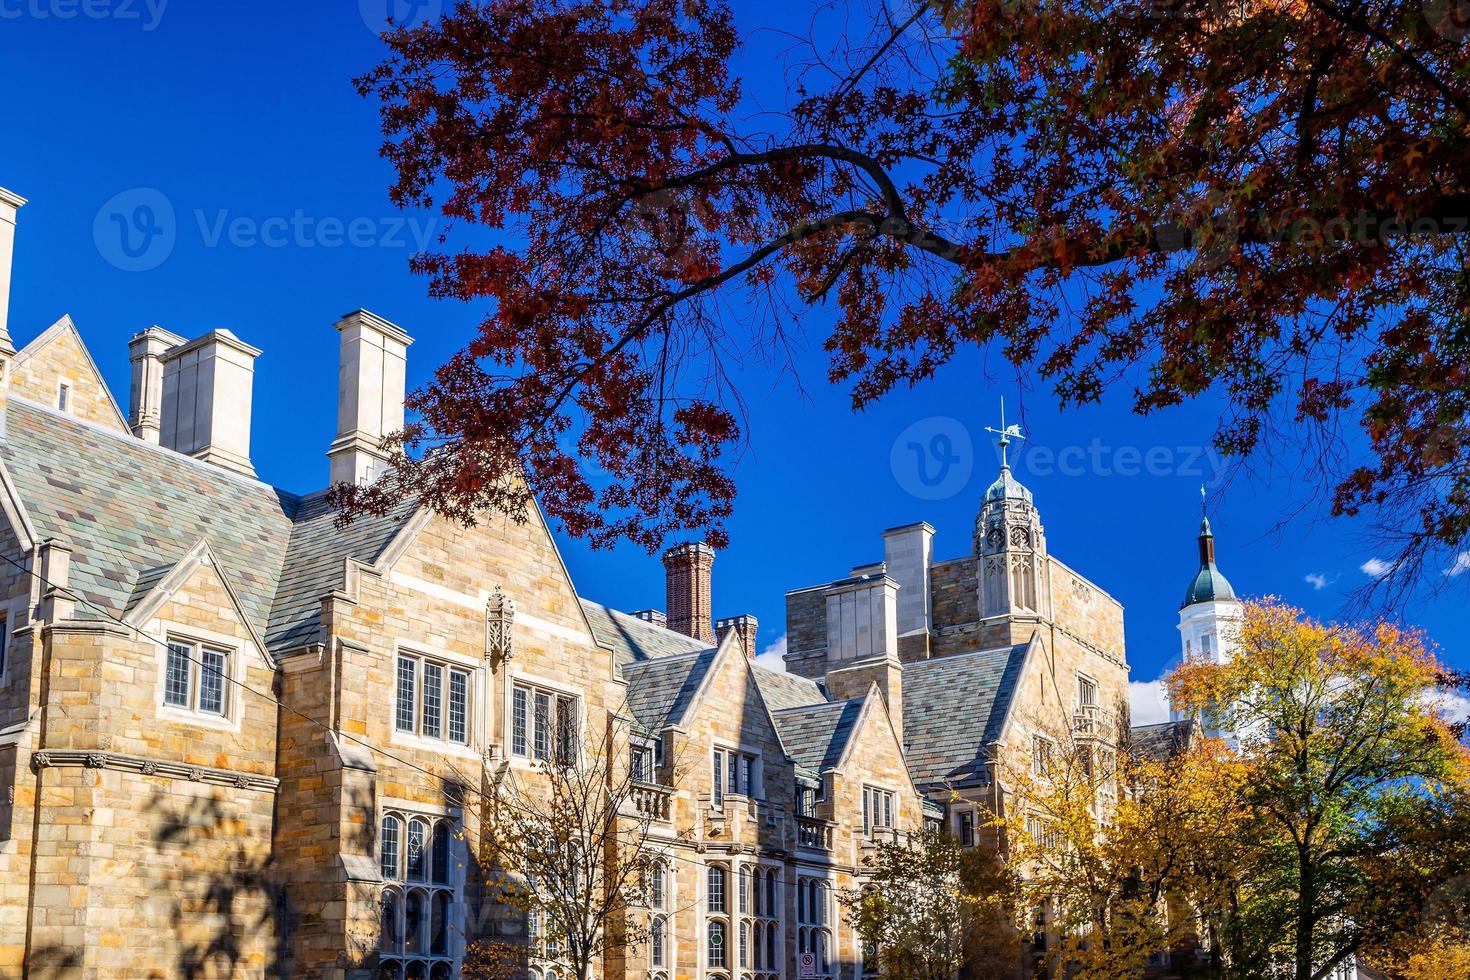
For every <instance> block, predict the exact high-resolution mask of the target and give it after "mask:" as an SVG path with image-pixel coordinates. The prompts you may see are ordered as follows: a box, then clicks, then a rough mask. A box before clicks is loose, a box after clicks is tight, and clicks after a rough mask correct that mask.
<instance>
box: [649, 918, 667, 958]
mask: <svg viewBox="0 0 1470 980" xmlns="http://www.w3.org/2000/svg"><path fill="white" fill-rule="evenodd" d="M667 928H668V927H667V926H666V925H665V922H664V917H663V916H661V915H655V916H654V917H653V922H652V923H651V924H650V926H649V928H648V962H649V965H650V966H654V967H661V966H664V965H665V963H666V961H667V959H668V939H667V937H666V936H665V935H664V931H665V930H666V929H667Z"/></svg>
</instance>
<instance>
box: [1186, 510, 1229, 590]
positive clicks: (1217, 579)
mask: <svg viewBox="0 0 1470 980" xmlns="http://www.w3.org/2000/svg"><path fill="white" fill-rule="evenodd" d="M1234 598H1235V590H1234V589H1233V588H1231V587H1230V580H1229V579H1227V578H1226V577H1225V574H1224V573H1223V572H1221V571H1220V569H1219V568H1218V567H1216V565H1215V534H1214V532H1213V531H1211V530H1210V519H1209V518H1208V517H1206V518H1205V519H1204V520H1203V521H1201V522H1200V526H1199V571H1198V572H1196V573H1195V576H1194V581H1193V582H1190V583H1189V591H1188V592H1186V593H1184V601H1183V602H1182V603H1180V604H1179V605H1180V608H1183V607H1184V606H1192V605H1194V604H1195V603H1197V602H1215V601H1218V600H1221V599H1234Z"/></svg>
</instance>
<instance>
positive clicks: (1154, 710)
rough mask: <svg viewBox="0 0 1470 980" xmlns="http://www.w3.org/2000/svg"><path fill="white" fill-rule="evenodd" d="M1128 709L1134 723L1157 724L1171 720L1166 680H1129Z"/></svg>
mask: <svg viewBox="0 0 1470 980" xmlns="http://www.w3.org/2000/svg"><path fill="white" fill-rule="evenodd" d="M1128 710H1129V713H1130V714H1131V715H1132V718H1131V719H1130V721H1131V723H1132V724H1134V725H1156V724H1158V723H1159V722H1161V721H1168V720H1169V696H1168V695H1167V694H1166V693H1165V692H1164V682H1163V681H1161V680H1159V681H1129V682H1128Z"/></svg>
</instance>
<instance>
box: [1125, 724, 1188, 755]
mask: <svg viewBox="0 0 1470 980" xmlns="http://www.w3.org/2000/svg"><path fill="white" fill-rule="evenodd" d="M1193 730H1194V722H1192V721H1165V722H1160V723H1159V724H1157V725H1135V726H1133V728H1132V729H1131V743H1132V744H1131V748H1132V750H1133V754H1134V755H1135V756H1138V757H1140V758H1143V757H1147V758H1151V759H1159V760H1162V759H1167V758H1169V757H1171V756H1174V755H1177V754H1178V753H1179V752H1181V751H1183V749H1184V748H1185V747H1186V746H1187V745H1188V744H1189V737H1190V735H1191V734H1192V733H1193Z"/></svg>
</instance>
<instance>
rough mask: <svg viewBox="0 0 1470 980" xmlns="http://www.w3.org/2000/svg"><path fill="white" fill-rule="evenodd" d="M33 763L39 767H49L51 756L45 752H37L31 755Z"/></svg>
mask: <svg viewBox="0 0 1470 980" xmlns="http://www.w3.org/2000/svg"><path fill="white" fill-rule="evenodd" d="M31 765H33V766H35V767H36V768H37V769H48V768H50V766H51V756H49V755H47V754H46V753H45V752H37V753H36V754H35V755H33V756H31Z"/></svg>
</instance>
